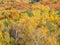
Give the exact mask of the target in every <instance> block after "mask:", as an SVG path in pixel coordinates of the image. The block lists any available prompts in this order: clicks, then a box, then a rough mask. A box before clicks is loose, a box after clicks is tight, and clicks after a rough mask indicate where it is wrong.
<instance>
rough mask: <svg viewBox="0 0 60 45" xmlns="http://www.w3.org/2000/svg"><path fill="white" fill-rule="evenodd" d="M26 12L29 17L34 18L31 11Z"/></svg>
mask: <svg viewBox="0 0 60 45" xmlns="http://www.w3.org/2000/svg"><path fill="white" fill-rule="evenodd" d="M25 12H26V13H27V14H28V16H29V17H32V16H34V15H33V13H32V12H31V11H28V10H27V11H25Z"/></svg>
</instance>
